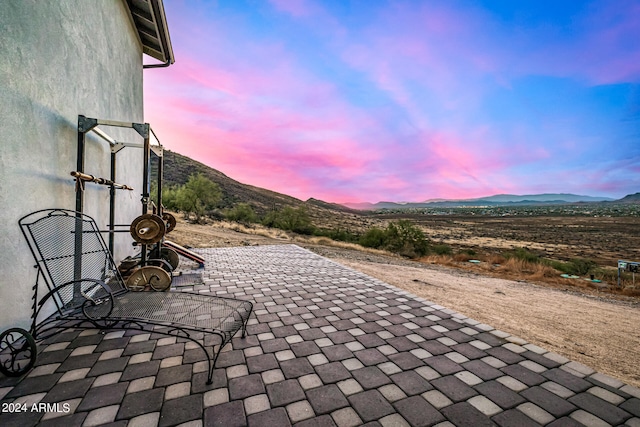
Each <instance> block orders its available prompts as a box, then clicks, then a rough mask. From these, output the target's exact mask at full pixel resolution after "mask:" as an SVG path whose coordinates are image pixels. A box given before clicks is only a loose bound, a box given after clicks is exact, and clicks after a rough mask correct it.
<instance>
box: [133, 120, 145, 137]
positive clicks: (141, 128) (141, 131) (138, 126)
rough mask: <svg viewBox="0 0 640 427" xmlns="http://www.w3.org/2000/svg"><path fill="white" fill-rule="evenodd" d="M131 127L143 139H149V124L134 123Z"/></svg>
mask: <svg viewBox="0 0 640 427" xmlns="http://www.w3.org/2000/svg"><path fill="white" fill-rule="evenodd" d="M131 127H133V129H135V131H136V132H138V133H139V134H140V136H141V137H143V138H145V139H146V138H149V123H132V125H131Z"/></svg>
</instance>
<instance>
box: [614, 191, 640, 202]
mask: <svg viewBox="0 0 640 427" xmlns="http://www.w3.org/2000/svg"><path fill="white" fill-rule="evenodd" d="M617 202H618V203H640V193H635V194H628V195H626V196H624V197H623V198H622V199H620V200H617Z"/></svg>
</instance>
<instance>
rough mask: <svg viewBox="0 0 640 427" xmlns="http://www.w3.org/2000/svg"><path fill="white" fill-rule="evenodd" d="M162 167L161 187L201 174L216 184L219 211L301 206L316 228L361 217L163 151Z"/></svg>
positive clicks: (259, 210) (153, 174) (351, 210)
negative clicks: (237, 207) (238, 206)
mask: <svg viewBox="0 0 640 427" xmlns="http://www.w3.org/2000/svg"><path fill="white" fill-rule="evenodd" d="M154 157H155V156H154ZM163 166H164V168H163V185H164V186H166V187H171V186H176V185H182V184H184V183H186V182H187V181H188V180H189V176H191V175H192V174H197V173H201V174H203V175H204V176H206V177H207V178H209V179H210V180H211V181H213V182H215V183H216V184H218V186H220V190H222V200H221V201H220V203H219V205H218V207H219V208H220V209H222V210H224V209H229V208H232V207H233V206H235V205H236V204H238V203H247V204H249V205H251V206H252V207H253V209H254V210H255V211H256V213H258V214H261V215H263V214H265V213H266V212H268V211H270V210H274V209H281V208H283V207H285V206H291V207H294V208H297V207H300V206H304V207H305V208H306V209H307V212H308V213H309V215H310V216H311V218H312V219H314V220H316V221H314V222H315V223H317V224H318V225H321V224H325V223H329V224H332V223H345V224H353V223H354V222H355V223H359V222H360V217H361V215H362V214H361V213H360V212H358V211H356V210H353V209H349V208H347V207H345V206H342V205H338V204H335V203H328V202H324V201H322V200H317V199H309V200H307V201H302V200H300V199H297V198H295V197H291V196H287V195H286V194H281V193H277V192H275V191H271V190H267V189H264V188H260V187H256V186H253V185H248V184H243V183H241V182H238V181H236V180H235V179H233V178H230V177H228V176H227V175H225V174H224V173H222V172H220V171H219V170H216V169H214V168H212V167H209V166H207V165H205V164H204V163H201V162H198V161H196V160H193V159H191V158H190V157H187V156H183V155H181V154H179V153H176V152H174V151H170V150H164V163H163ZM156 168H157V164H156V163H152V176H155V173H156V172H155V171H156V170H157V169H156ZM343 227H344V226H343Z"/></svg>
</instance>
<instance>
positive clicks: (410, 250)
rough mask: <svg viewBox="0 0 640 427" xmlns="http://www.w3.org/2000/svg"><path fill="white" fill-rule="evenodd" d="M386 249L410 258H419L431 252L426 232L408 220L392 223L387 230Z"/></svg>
mask: <svg viewBox="0 0 640 427" xmlns="http://www.w3.org/2000/svg"><path fill="white" fill-rule="evenodd" d="M385 246H386V249H388V250H390V251H391V252H395V253H397V254H399V255H402V256H405V257H408V258H417V257H421V256H424V255H426V254H427V253H428V252H429V241H428V240H427V238H426V236H425V235H424V232H423V231H422V230H421V229H420V228H419V227H417V226H416V225H414V224H412V223H411V221H408V220H399V221H396V222H390V223H389V225H387V230H386V245H385Z"/></svg>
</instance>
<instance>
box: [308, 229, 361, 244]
mask: <svg viewBox="0 0 640 427" xmlns="http://www.w3.org/2000/svg"><path fill="white" fill-rule="evenodd" d="M313 234H314V235H316V236H323V237H328V238H330V239H333V240H338V241H340V242H349V243H355V242H358V240H359V237H360V236H359V235H357V234H355V233H352V232H351V231H349V230H344V229H342V228H338V229H330V228H322V229H320V228H319V229H316V230H315V231H314V233H313Z"/></svg>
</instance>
